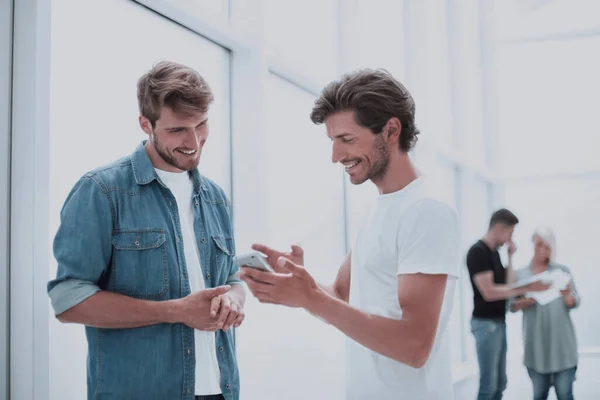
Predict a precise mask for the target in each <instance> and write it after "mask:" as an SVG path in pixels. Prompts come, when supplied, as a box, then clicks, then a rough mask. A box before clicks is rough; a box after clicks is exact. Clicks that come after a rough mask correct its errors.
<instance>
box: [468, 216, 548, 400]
mask: <svg viewBox="0 0 600 400" xmlns="http://www.w3.org/2000/svg"><path fill="white" fill-rule="evenodd" d="M518 223H519V219H518V218H517V217H516V216H515V215H514V214H513V213H512V212H510V211H509V210H507V209H504V208H503V209H500V210H498V211H496V212H495V213H494V214H493V215H492V218H491V219H490V225H489V229H488V231H487V233H486V234H485V236H484V237H483V238H482V239H481V240H479V241H477V243H475V244H474V245H473V246H471V249H470V250H469V252H468V253H467V267H468V269H469V276H470V278H471V285H472V286H473V306H474V307H473V317H472V319H471V332H473V336H475V344H476V347H477V361H478V363H479V394H478V397H477V400H500V399H502V393H503V392H504V389H506V384H507V378H506V350H507V346H506V323H505V315H506V299H508V298H510V297H515V296H520V295H522V294H525V293H526V292H535V291H544V290H546V289H548V287H549V286H550V285H549V284H544V283H542V282H535V283H532V284H530V285H527V286H524V287H521V288H517V289H511V288H510V284H512V283H514V281H515V274H514V270H513V268H512V256H513V254H514V253H515V251H516V246H515V245H514V243H513V242H512V234H513V231H514V229H515V226H516V225H517V224H518ZM505 244H506V245H508V265H507V267H506V268H505V267H504V266H503V265H502V261H501V260H500V254H499V253H498V248H500V247H501V246H503V245H505Z"/></svg>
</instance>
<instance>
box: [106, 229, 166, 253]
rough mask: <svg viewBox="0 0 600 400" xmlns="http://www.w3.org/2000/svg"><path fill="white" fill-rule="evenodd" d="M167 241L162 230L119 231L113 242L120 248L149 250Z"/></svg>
mask: <svg viewBox="0 0 600 400" xmlns="http://www.w3.org/2000/svg"><path fill="white" fill-rule="evenodd" d="M165 241H166V237H165V234H164V233H163V232H162V231H136V232H117V233H115V234H114V236H113V239H112V244H113V246H115V248H116V249H119V250H148V249H156V248H158V247H160V246H162V245H163V244H164V243H165Z"/></svg>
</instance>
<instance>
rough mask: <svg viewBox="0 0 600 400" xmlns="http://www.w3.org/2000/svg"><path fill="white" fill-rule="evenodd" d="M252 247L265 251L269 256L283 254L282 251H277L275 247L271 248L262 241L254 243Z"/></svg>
mask: <svg viewBox="0 0 600 400" xmlns="http://www.w3.org/2000/svg"><path fill="white" fill-rule="evenodd" d="M251 247H252V250H256V251H259V252H261V253H263V254H264V255H266V256H267V257H269V258H271V257H278V256H280V255H281V254H283V253H281V252H280V251H277V250H275V249H272V248H270V247H269V246H267V245H264V244H260V243H254V244H253V245H252V246H251Z"/></svg>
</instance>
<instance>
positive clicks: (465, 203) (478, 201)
mask: <svg viewBox="0 0 600 400" xmlns="http://www.w3.org/2000/svg"><path fill="white" fill-rule="evenodd" d="M461 181H462V184H461V208H460V209H461V215H460V217H461V225H462V231H461V238H462V244H461V256H462V259H461V265H462V276H461V286H462V293H461V296H462V297H461V304H462V310H460V312H461V313H462V327H463V340H464V356H466V359H467V360H469V361H476V360H477V358H476V355H475V354H476V353H475V340H474V339H473V336H472V335H471V333H470V332H471V328H470V324H471V322H470V321H471V315H472V313H473V288H472V287H471V281H470V278H469V271H468V270H467V266H466V254H467V252H468V250H469V248H470V247H471V246H472V245H473V244H474V243H475V242H476V241H477V240H479V239H481V238H482V237H483V235H484V234H485V233H486V231H487V227H488V222H489V220H490V217H491V185H490V184H489V183H488V182H486V181H484V180H481V179H479V178H478V177H476V176H474V175H473V174H472V173H469V172H468V171H464V172H463V173H462V174H461Z"/></svg>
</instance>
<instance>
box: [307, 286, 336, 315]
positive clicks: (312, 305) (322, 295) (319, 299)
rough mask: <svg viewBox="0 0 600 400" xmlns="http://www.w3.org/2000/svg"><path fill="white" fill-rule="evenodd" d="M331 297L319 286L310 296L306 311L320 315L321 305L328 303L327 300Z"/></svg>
mask: <svg viewBox="0 0 600 400" xmlns="http://www.w3.org/2000/svg"><path fill="white" fill-rule="evenodd" d="M328 297H331V296H330V295H329V294H327V292H326V291H325V290H324V289H323V288H321V287H320V286H318V285H317V287H316V288H315V289H313V290H312V291H311V292H310V294H309V295H308V299H307V302H306V305H305V306H304V309H306V311H308V312H309V313H311V314H315V315H319V310H320V309H321V305H322V304H323V302H324V301H327V298H328Z"/></svg>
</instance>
